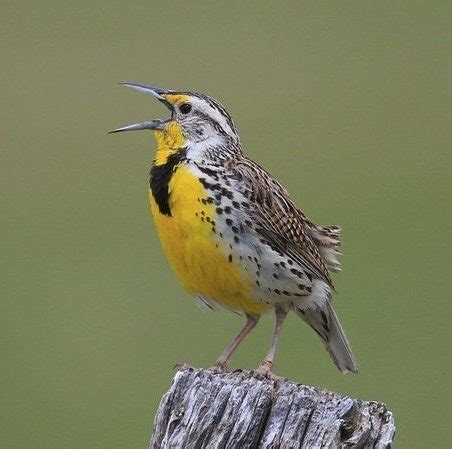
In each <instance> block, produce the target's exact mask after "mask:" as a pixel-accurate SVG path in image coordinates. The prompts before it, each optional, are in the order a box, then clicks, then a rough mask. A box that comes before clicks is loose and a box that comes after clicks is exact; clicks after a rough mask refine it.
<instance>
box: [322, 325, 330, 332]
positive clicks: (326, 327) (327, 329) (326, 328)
mask: <svg viewBox="0 0 452 449" xmlns="http://www.w3.org/2000/svg"><path fill="white" fill-rule="evenodd" d="M322 327H323V329H325V331H326V332H328V333H329V332H330V328H329V327H328V326H327V325H326V324H325V323H322Z"/></svg>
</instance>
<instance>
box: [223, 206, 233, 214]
mask: <svg viewBox="0 0 452 449" xmlns="http://www.w3.org/2000/svg"><path fill="white" fill-rule="evenodd" d="M224 211H225V212H226V213H227V214H230V213H231V212H232V209H231V208H230V206H226V207H225V208H224Z"/></svg>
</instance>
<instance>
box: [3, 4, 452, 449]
mask: <svg viewBox="0 0 452 449" xmlns="http://www.w3.org/2000/svg"><path fill="white" fill-rule="evenodd" d="M451 19H452V8H451V4H450V2H447V1H444V2H415V1H413V2H358V1H353V2H349V1H345V2H332V1H330V2H279V4H278V3H274V2H263V1H262V2H245V3H242V2H228V4H227V5H226V3H218V4H214V3H210V2H146V1H138V2H123V1H122V2H120V1H108V2H107V1H103V2H102V1H99V0H95V1H90V2H83V1H79V2H58V1H41V2H31V1H28V2H21V1H19V2H12V1H11V2H10V1H4V0H3V1H1V18H0V22H1V28H0V29H1V31H0V33H1V40H0V48H1V60H2V74H1V85H2V88H1V93H0V95H1V109H0V114H1V117H0V123H1V129H2V131H1V154H0V157H1V161H0V171H1V180H2V187H1V193H2V220H1V228H2V229H1V235H2V237H3V242H2V251H1V254H2V267H1V285H2V287H1V309H2V310H1V321H2V322H1V329H2V334H3V335H2V338H1V341H2V345H1V354H0V355H1V366H0V369H1V380H2V385H3V386H2V388H1V396H2V397H1V405H2V419H1V424H0V426H1V427H2V431H1V442H0V444H1V446H2V447H4V448H11V449H12V448H24V447H31V446H33V447H35V448H58V447H65V448H107V447H108V448H145V447H147V442H148V438H149V435H150V430H151V426H152V421H153V416H154V412H155V410H156V407H157V404H158V401H159V399H160V397H161V395H162V393H163V392H164V391H165V389H166V388H167V387H168V385H169V383H170V380H171V378H172V376H173V374H174V371H173V370H172V366H173V365H174V364H175V363H176V362H178V361H189V362H190V363H192V364H193V365H195V366H203V367H205V366H208V365H209V364H211V363H212V361H213V360H214V359H215V357H216V356H217V355H218V354H219V352H220V351H221V350H222V349H223V348H224V346H225V345H226V343H227V342H228V340H229V339H230V338H231V337H232V335H233V334H234V332H236V331H237V329H238V328H239V327H240V326H241V325H242V322H241V319H240V318H239V317H237V316H235V315H233V314H227V313H205V312H202V311H200V310H198V309H197V308H196V306H195V305H194V302H193V301H192V299H191V298H189V297H188V295H187V294H186V293H184V292H183V291H182V289H181V287H180V286H179V285H178V284H177V283H176V282H175V281H174V279H173V276H172V274H171V272H170V269H169V267H168V266H167V263H166V261H165V259H164V257H163V255H162V251H161V249H160V246H159V243H158V240H157V238H156V234H155V231H154V228H153V225H152V224H151V219H150V215H149V212H148V205H147V198H146V194H147V191H146V188H147V180H148V171H149V167H150V161H151V159H152V156H153V151H154V142H153V138H152V136H151V135H150V134H147V133H144V132H143V133H134V134H126V135H107V134H106V132H107V131H108V130H111V129H113V128H116V127H118V126H121V125H124V124H129V123H134V122H136V121H141V120H146V119H151V118H159V117H166V116H167V111H166V110H165V109H164V108H163V107H162V106H161V105H159V104H158V103H157V102H155V101H153V100H152V99H151V98H149V97H147V96H145V95H140V94H137V93H135V92H132V91H129V90H127V89H123V88H120V87H119V86H118V85H117V84H116V83H117V82H118V81H138V82H142V83H148V84H151V85H156V86H161V87H168V88H174V89H189V90H194V91H202V92H205V93H208V94H210V95H212V96H214V97H216V98H218V99H220V100H221V101H222V102H223V104H224V105H225V106H226V107H227V108H228V109H229V110H230V111H231V113H232V115H233V116H234V118H235V121H236V124H237V126H238V128H239V131H240V133H241V136H242V141H243V144H244V148H245V150H246V152H247V154H248V155H249V156H251V157H252V158H253V159H254V160H256V161H258V162H259V163H261V164H263V165H264V166H265V167H267V168H269V169H270V170H271V171H272V173H273V174H274V175H276V176H277V177H278V178H279V179H280V180H281V181H282V182H283V183H284V184H285V185H286V186H287V188H288V189H289V191H290V192H291V193H292V196H293V197H294V199H295V200H296V202H297V203H298V204H299V206H300V207H301V208H302V209H303V210H304V211H305V212H306V213H307V214H308V216H310V217H311V218H312V219H314V220H315V221H317V222H319V223H323V224H340V225H341V226H342V227H343V231H344V245H343V252H344V257H343V258H342V261H343V265H344V272H343V273H342V274H341V275H340V276H336V278H335V280H336V284H337V288H338V290H339V295H338V297H337V299H336V306H337V310H338V312H339V314H340V316H341V318H342V321H343V324H344V326H345V328H346V330H347V332H348V335H349V338H350V340H351V342H352V346H353V348H354V351H355V353H356V355H357V358H358V362H359V365H360V373H359V375H357V376H353V375H349V376H342V375H341V374H340V373H339V372H338V371H337V370H336V368H335V367H334V366H333V364H332V363H331V362H330V360H329V358H328V356H327V353H326V352H325V351H324V350H323V348H322V346H321V344H320V343H319V342H318V341H317V338H316V336H315V335H314V333H313V332H312V331H310V330H309V329H308V328H307V327H306V326H305V325H304V323H303V322H302V321H301V320H299V319H297V317H295V316H291V317H290V319H288V322H287V326H286V327H285V329H284V332H283V337H282V343H281V346H280V349H279V352H278V357H277V372H278V373H280V374H283V375H286V376H288V377H290V378H292V379H296V380H297V381H301V382H304V383H307V384H311V385H319V386H323V387H326V388H329V389H332V390H337V391H340V392H343V393H345V394H348V395H352V396H357V397H360V398H364V399H373V400H379V401H384V402H386V403H387V405H388V406H389V408H390V409H392V410H393V411H394V413H395V417H396V424H397V432H398V433H397V443H398V444H397V446H398V447H403V448H413V447H420V448H422V447H446V446H448V445H449V444H450V443H447V441H450V434H449V426H450V418H451V416H450V401H451V399H452V398H451V384H450V374H451V373H450V369H451V359H450V340H451V334H452V331H451V325H450V314H451V311H452V301H451V296H450V289H451V281H450V260H451V243H450V236H449V232H450V229H451V227H450V226H451V224H450V223H451V220H452V214H451V208H450V206H451V196H452V195H451V187H452V179H451V164H452V153H451V144H452V135H451V127H450V113H451V107H450V106H451V101H452V95H451V90H450V81H451V79H452V78H451V77H452V63H451V58H450V50H451V49H450V44H451V35H452V33H451V32H450V23H451ZM272 324H273V323H272V320H271V319H270V318H266V319H264V320H263V322H262V324H261V325H260V327H259V328H258V329H257V330H256V331H255V333H254V334H252V335H251V336H250V338H249V340H247V341H246V343H245V344H244V345H243V347H242V348H241V349H240V350H239V351H238V353H237V355H236V356H235V358H234V360H233V363H232V367H234V368H236V367H243V368H252V367H255V366H256V365H257V363H258V362H259V360H260V358H261V357H262V356H263V355H264V354H265V351H266V348H267V344H268V341H269V338H270V334H271V329H272Z"/></svg>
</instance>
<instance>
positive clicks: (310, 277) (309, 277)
mask: <svg viewBox="0 0 452 449" xmlns="http://www.w3.org/2000/svg"><path fill="white" fill-rule="evenodd" d="M305 274H306V277H307V278H308V279H309V280H310V281H312V274H311V273H308V272H306V273H305Z"/></svg>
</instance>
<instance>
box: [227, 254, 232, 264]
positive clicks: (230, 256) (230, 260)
mask: <svg viewBox="0 0 452 449" xmlns="http://www.w3.org/2000/svg"><path fill="white" fill-rule="evenodd" d="M228 261H229V263H231V262H232V254H229V256H228Z"/></svg>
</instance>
